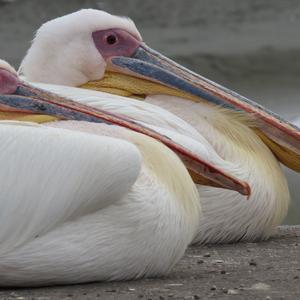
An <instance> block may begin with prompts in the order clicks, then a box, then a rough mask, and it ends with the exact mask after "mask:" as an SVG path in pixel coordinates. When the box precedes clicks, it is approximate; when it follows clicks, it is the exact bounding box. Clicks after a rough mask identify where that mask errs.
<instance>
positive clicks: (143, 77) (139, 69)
mask: <svg viewBox="0 0 300 300" xmlns="http://www.w3.org/2000/svg"><path fill="white" fill-rule="evenodd" d="M107 64H108V67H107V70H108V71H110V72H108V73H107V74H106V76H105V77H104V78H103V80H102V81H94V82H88V83H86V84H84V85H83V86H82V87H83V88H92V89H100V90H102V91H105V90H107V91H108V92H110V90H109V89H112V90H113V91H115V90H117V89H118V90H119V91H120V90H121V91H122V92H121V93H120V94H121V95H125V96H127V95H129V96H137V97H140V96H143V95H144V96H145V95H149V94H168V95H174V96H179V97H181V98H185V99H189V100H192V101H198V102H199V101H206V102H209V103H211V104H213V105H218V106H221V107H224V108H228V109H231V110H234V111H238V112H241V113H245V114H247V115H249V118H251V119H252V120H254V123H255V126H256V127H255V128H254V130H255V131H256V133H257V134H258V135H259V136H260V137H261V139H262V140H263V141H264V142H265V143H266V144H267V145H268V146H269V148H270V149H271V150H272V151H273V153H274V154H275V155H276V156H277V158H278V159H279V160H280V161H281V162H282V163H284V164H285V165H287V166H288V167H290V168H292V169H294V170H296V171H298V172H300V131H299V130H300V129H299V128H297V127H296V126H295V125H293V124H291V123H289V122H288V121H286V120H284V119H282V118H281V117H279V116H278V115H276V114H275V113H273V112H271V111H269V110H267V109H266V108H264V107H262V106H261V105H259V104H257V103H255V102H254V101H251V100H249V99H247V98H245V97H243V96H241V95H239V94H237V93H235V92H233V91H231V90H229V89H227V88H225V87H223V86H221V85H219V84H217V83H215V82H213V81H210V80H208V79H206V78H204V77H202V76H200V75H198V74H196V73H194V72H192V71H190V70H188V69H186V68H184V67H182V66H181V65H179V64H177V63H175V62H174V61H172V60H170V59H169V58H167V57H165V56H163V55H162V54H160V53H158V52H156V51H154V50H152V49H151V48H149V47H148V46H146V45H145V44H144V43H140V44H139V45H138V46H137V48H136V50H135V51H134V53H133V54H132V55H131V56H114V57H109V58H107ZM117 74H119V75H118V76H116V75H117Z"/></svg>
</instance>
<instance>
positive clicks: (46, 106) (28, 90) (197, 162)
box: [0, 69, 250, 196]
mask: <svg viewBox="0 0 300 300" xmlns="http://www.w3.org/2000/svg"><path fill="white" fill-rule="evenodd" d="M0 71H1V69H0ZM0 77H1V72H0ZM0 112H4V113H8V114H9V113H13V114H18V113H21V114H27V115H31V116H32V115H43V116H52V118H53V117H54V118H55V119H64V120H81V121H89V122H97V123H106V124H110V125H111V124H113V125H118V126H122V127H126V128H128V129H130V130H134V131H136V132H139V133H142V134H145V135H148V136H150V137H152V138H154V139H156V140H158V141H160V142H162V143H164V144H165V145H166V146H168V147H169V148H171V149H172V150H173V151H174V152H175V153H177V155H178V156H179V157H180V158H181V159H182V161H183V163H184V164H185V165H186V166H187V168H188V169H189V170H191V171H192V172H193V173H195V174H196V175H197V178H198V179H199V180H200V182H201V183H203V184H208V185H212V186H217V187H222V188H226V189H231V190H236V191H238V192H239V193H241V194H243V195H247V196H249V195H250V187H249V185H248V184H247V183H246V182H244V181H241V180H239V179H237V178H235V177H234V176H232V175H230V174H227V173H226V172H224V171H223V170H221V169H219V168H217V167H215V166H213V165H212V164H210V163H208V162H206V161H204V160H203V159H202V158H201V157H199V156H198V155H196V154H194V153H193V152H191V151H189V150H188V149H186V148H184V147H182V146H181V145H178V144H177V143H175V142H174V141H173V140H171V139H170V138H168V137H166V136H163V135H161V134H159V133H157V132H155V131H153V130H151V129H149V128H147V127H145V126H142V125H140V124H138V123H136V122H134V121H132V120H130V119H127V118H124V117H121V116H118V115H115V114H112V113H109V112H107V111H104V110H99V109H96V108H92V107H90V106H85V105H82V104H80V103H78V102H75V101H72V100H68V99H65V98H62V97H60V96H57V95H55V94H51V93H49V92H46V91H43V90H40V89H37V88H34V87H32V86H30V85H28V84H26V83H24V82H21V81H18V80H17V81H15V82H13V84H12V86H11V87H10V88H9V89H6V88H5V87H3V85H2V88H1V80H0ZM29 120H30V119H29Z"/></svg>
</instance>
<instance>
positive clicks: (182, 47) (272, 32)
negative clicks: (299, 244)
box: [0, 0, 300, 224]
mask: <svg viewBox="0 0 300 300" xmlns="http://www.w3.org/2000/svg"><path fill="white" fill-rule="evenodd" d="M89 7H91V8H98V9H103V10H106V11H108V12H110V13H113V14H117V15H126V16H129V17H131V18H132V19H133V20H134V21H135V23H136V25H137V27H138V29H139V30H140V32H141V34H142V36H143V38H144V40H145V41H146V42H147V44H149V45H150V46H151V47H153V48H154V49H156V50H158V51H160V52H162V53H164V54H165V55H167V56H169V57H171V58H173V59H175V60H177V61H178V62H179V63H181V64H184V65H185V66H187V67H188V68H190V69H192V70H195V71H196V72H198V73H200V74H201V75H204V76H206V77H208V78H210V79H212V80H214V81H217V82H219V83H221V84H223V85H225V86H227V87H229V88H231V89H233V90H235V91H237V92H239V93H241V94H242V95H245V96H247V97H249V98H251V99H254V100H256V101H257V102H259V103H261V104H263V105H265V106H267V107H268V108H270V109H272V110H273V111H275V112H277V113H279V114H281V115H283V116H284V117H285V118H287V119H289V120H295V118H297V117H300V96H299V92H300V33H299V31H300V1H299V0H285V1H282V0H244V1H240V0H226V1H224V0H184V1H173V0H105V1H98V0H51V1H50V0H49V1H47V0H15V1H14V0H0V40H1V43H0V57H1V58H4V59H6V60H8V61H9V62H10V63H11V64H13V65H14V66H15V67H16V68H17V67H18V65H19V63H20V61H21V59H22V57H23V56H24V54H25V52H26V50H27V49H28V47H29V46H30V41H31V40H32V38H33V35H34V32H35V31H36V30H37V29H38V28H39V26H40V25H41V24H42V23H44V22H45V21H47V20H49V19H52V18H55V17H58V16H62V15H64V14H67V13H70V12H73V11H76V10H78V9H80V8H89ZM285 172H286V174H287V176H288V180H289V185H290V189H291V194H292V203H291V207H290V212H289V215H288V217H287V219H286V220H285V223H286V224H297V223H298V224H299V223H300V195H299V194H300V175H299V174H296V173H294V172H292V171H290V170H286V169H285Z"/></svg>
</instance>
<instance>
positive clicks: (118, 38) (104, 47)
mask: <svg viewBox="0 0 300 300" xmlns="http://www.w3.org/2000/svg"><path fill="white" fill-rule="evenodd" d="M92 39H93V41H94V44H95V46H96V48H97V50H98V51H99V53H100V54H101V56H102V57H103V58H104V59H108V58H110V57H113V56H126V57H130V56H131V55H132V54H133V53H134V52H135V51H136V49H137V48H138V47H139V46H140V45H141V44H142V41H140V40H139V39H137V38H136V37H135V36H133V35H132V34H130V33H129V32H127V31H126V30H124V29H120V28H110V29H105V30H97V31H94V32H93V33H92Z"/></svg>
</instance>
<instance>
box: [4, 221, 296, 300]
mask: <svg viewBox="0 0 300 300" xmlns="http://www.w3.org/2000/svg"><path fill="white" fill-rule="evenodd" d="M299 252H300V227H299V226H297V227H296V226H294V227H282V228H281V229H280V230H279V232H278V234H277V236H275V237H274V238H272V239H271V240H269V241H266V242H260V243H240V244H232V245H219V246H206V247H191V248H190V249H188V251H187V253H186V255H185V256H184V258H183V259H182V260H181V261H180V262H179V263H178V264H177V265H176V266H175V268H174V269H173V271H172V272H171V273H170V274H169V276H167V277H165V278H159V279H144V280H138V281H130V282H116V283H92V284H85V285H74V286H61V287H48V288H36V289H8V290H0V299H19V300H22V299H32V300H35V299H40V300H47V299H70V300H72V299H83V300H85V299H108V300H109V299H128V300H129V299H148V300H150V299H152V300H156V299H157V300H163V299H170V300H172V299H186V300H193V299H224V300H225V299H236V300H238V299H245V300H246V299H265V300H267V299H269V300H270V299H273V300H274V299H287V300H290V299H291V300H292V299H293V300H297V299H300V261H299Z"/></svg>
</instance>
